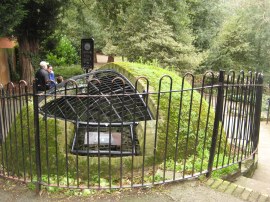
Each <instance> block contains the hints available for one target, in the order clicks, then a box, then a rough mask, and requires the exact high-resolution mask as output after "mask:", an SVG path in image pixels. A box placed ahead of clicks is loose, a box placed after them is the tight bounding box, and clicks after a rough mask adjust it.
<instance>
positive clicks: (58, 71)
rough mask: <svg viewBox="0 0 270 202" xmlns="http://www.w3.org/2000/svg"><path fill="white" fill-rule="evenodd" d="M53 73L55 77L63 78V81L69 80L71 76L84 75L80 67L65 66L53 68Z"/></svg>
mask: <svg viewBox="0 0 270 202" xmlns="http://www.w3.org/2000/svg"><path fill="white" fill-rule="evenodd" d="M53 71H54V74H55V76H59V75H61V76H63V77H64V79H69V78H71V77H73V76H76V75H80V74H83V73H84V71H83V69H82V68H81V66H80V65H65V66H60V67H57V66H54V69H53Z"/></svg>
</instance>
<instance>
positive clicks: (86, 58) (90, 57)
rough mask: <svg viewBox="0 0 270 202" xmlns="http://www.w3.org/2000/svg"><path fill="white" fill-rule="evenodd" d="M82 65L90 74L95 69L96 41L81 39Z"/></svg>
mask: <svg viewBox="0 0 270 202" xmlns="http://www.w3.org/2000/svg"><path fill="white" fill-rule="evenodd" d="M81 65H82V68H83V69H84V70H85V71H86V73H88V71H89V70H92V69H93V68H94V39H93V38H89V39H81Z"/></svg>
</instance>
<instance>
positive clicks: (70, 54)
mask: <svg viewBox="0 0 270 202" xmlns="http://www.w3.org/2000/svg"><path fill="white" fill-rule="evenodd" d="M46 58H47V61H49V62H50V63H52V64H54V65H71V64H78V62H79V56H78V53H77V51H76V49H75V47H74V46H73V45H72V44H71V42H70V40H69V39H68V38H67V37H66V36H62V37H61V39H60V41H59V43H58V45H57V47H56V49H55V50H54V51H52V52H49V53H48V54H47V55H46Z"/></svg>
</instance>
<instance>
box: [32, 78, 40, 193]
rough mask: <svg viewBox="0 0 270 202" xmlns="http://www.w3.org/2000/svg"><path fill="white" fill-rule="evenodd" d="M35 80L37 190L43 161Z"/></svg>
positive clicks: (38, 189) (37, 190)
mask: <svg viewBox="0 0 270 202" xmlns="http://www.w3.org/2000/svg"><path fill="white" fill-rule="evenodd" d="M36 85H37V84H36V82H35V81H34V84H33V105H34V128H35V149H36V151H35V153H36V171H37V183H36V192H37V193H39V192H40V190H41V162H40V134H39V115H38V114H39V113H38V95H37V93H38V92H37V88H36V87H37V86H36Z"/></svg>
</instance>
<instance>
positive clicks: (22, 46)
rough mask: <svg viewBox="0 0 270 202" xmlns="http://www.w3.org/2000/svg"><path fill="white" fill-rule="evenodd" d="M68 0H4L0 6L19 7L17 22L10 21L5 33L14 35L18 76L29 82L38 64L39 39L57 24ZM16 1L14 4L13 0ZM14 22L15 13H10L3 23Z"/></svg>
mask: <svg viewBox="0 0 270 202" xmlns="http://www.w3.org/2000/svg"><path fill="white" fill-rule="evenodd" d="M68 1H69V0H57V1H56V0H46V1H43V0H21V1H14V3H11V1H4V3H3V4H1V6H0V7H1V8H2V9H3V8H4V7H5V6H6V7H11V5H16V6H18V7H19V9H20V10H19V11H18V13H21V15H20V16H19V17H20V18H19V21H18V23H13V25H12V27H10V28H9V29H8V30H7V32H5V34H9V35H14V36H15V37H16V38H17V41H18V44H19V57H20V68H21V78H22V79H24V80H26V81H28V82H31V81H32V78H33V70H34V68H33V66H37V65H38V61H39V60H40V58H39V55H38V53H39V48H40V42H41V41H42V40H44V39H45V38H46V37H47V36H49V35H50V34H51V33H52V32H53V31H54V29H55V27H56V26H57V22H58V18H59V14H60V13H61V11H62V7H63V6H64V5H65V4H66V3H68ZM15 2H17V3H15ZM13 21H17V16H16V15H14V13H10V16H9V17H7V18H6V22H5V23H7V24H8V23H12V22H13Z"/></svg>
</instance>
